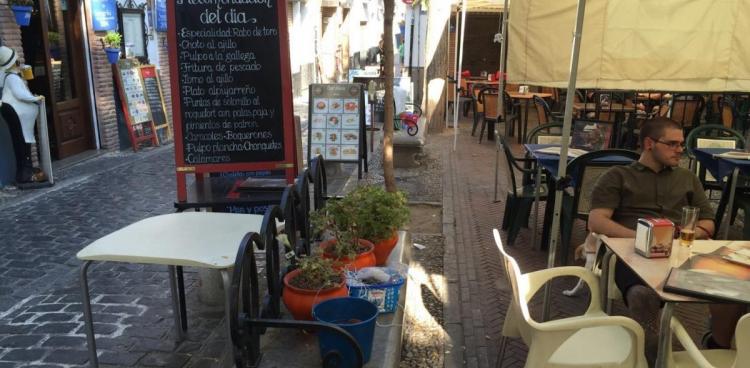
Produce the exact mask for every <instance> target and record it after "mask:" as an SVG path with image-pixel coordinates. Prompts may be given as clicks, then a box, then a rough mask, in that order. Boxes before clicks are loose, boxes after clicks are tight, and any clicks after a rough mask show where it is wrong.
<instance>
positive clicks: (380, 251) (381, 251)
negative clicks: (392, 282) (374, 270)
mask: <svg viewBox="0 0 750 368" xmlns="http://www.w3.org/2000/svg"><path fill="white" fill-rule="evenodd" d="M396 244H398V232H395V231H394V232H393V236H391V237H390V238H388V239H385V240H381V241H379V242H377V243H375V264H376V265H378V266H383V265H385V262H386V261H388V256H390V255H391V251H393V248H394V247H396Z"/></svg>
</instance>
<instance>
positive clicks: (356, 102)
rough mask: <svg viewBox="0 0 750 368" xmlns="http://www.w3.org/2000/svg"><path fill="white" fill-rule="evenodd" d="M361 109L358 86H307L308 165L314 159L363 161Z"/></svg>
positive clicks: (356, 84)
mask: <svg viewBox="0 0 750 368" xmlns="http://www.w3.org/2000/svg"><path fill="white" fill-rule="evenodd" d="M364 105H365V97H364V90H363V88H362V85H361V84H359V83H351V84H345V83H340V84H311V85H310V111H309V115H308V116H309V117H310V124H308V126H309V134H308V139H309V142H308V145H307V159H308V162H309V161H310V158H311V157H314V156H317V155H323V157H324V158H325V160H326V161H327V162H328V161H339V162H356V163H358V164H359V163H361V162H362V161H363V160H366V157H367V156H366V152H367V149H366V146H367V141H366V137H365V106H364ZM360 171H361V170H360ZM360 174H361V173H360Z"/></svg>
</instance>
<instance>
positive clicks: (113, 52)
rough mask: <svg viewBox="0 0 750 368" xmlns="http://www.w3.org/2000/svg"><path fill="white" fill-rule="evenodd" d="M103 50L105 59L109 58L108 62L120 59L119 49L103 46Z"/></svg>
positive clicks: (115, 62) (112, 62)
mask: <svg viewBox="0 0 750 368" xmlns="http://www.w3.org/2000/svg"><path fill="white" fill-rule="evenodd" d="M104 51H106V52H107V60H109V63H110V64H117V60H119V59H120V49H113V48H109V47H107V48H105V49H104Z"/></svg>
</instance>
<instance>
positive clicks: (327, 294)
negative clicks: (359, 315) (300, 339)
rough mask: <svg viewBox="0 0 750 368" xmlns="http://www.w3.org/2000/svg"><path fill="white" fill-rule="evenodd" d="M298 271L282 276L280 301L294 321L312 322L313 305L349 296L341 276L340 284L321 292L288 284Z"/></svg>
mask: <svg viewBox="0 0 750 368" xmlns="http://www.w3.org/2000/svg"><path fill="white" fill-rule="evenodd" d="M299 273H300V270H294V271H292V272H289V273H288V274H286V276H284V291H283V293H282V296H281V298H282V300H283V301H284V305H286V308H287V309H288V310H289V312H290V313H292V316H293V317H294V319H298V320H308V321H310V320H312V319H313V317H312V309H313V306H314V305H315V304H318V303H320V302H322V301H324V300H328V299H331V298H340V297H346V296H349V289H348V288H347V287H346V281H345V279H344V277H343V276H342V278H341V282H340V283H339V284H338V285H336V286H334V287H331V288H327V289H321V290H307V289H301V288H298V287H296V286H293V285H291V284H290V281H291V280H292V279H294V278H295V277H297V275H299Z"/></svg>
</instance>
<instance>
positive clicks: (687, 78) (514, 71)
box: [507, 0, 750, 92]
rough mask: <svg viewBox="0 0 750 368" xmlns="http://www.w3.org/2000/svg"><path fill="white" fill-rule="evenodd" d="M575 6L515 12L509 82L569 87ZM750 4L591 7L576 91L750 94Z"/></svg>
mask: <svg viewBox="0 0 750 368" xmlns="http://www.w3.org/2000/svg"><path fill="white" fill-rule="evenodd" d="M576 5H577V0H526V1H516V2H514V3H513V6H512V7H510V25H509V31H508V32H509V36H508V38H509V51H508V68H507V73H508V82H509V83H520V84H529V85H541V86H550V87H566V86H567V84H568V77H569V74H568V73H569V68H570V53H571V47H572V38H573V35H572V32H573V27H574V24H575V13H576ZM748 14H750V0H712V1H702V0H659V1H654V0H588V1H586V16H585V18H584V25H583V35H582V38H581V55H580V62H579V66H578V78H577V87H579V88H606V89H638V90H671V91H706V92H720V91H750V21H748V20H747V17H748Z"/></svg>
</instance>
